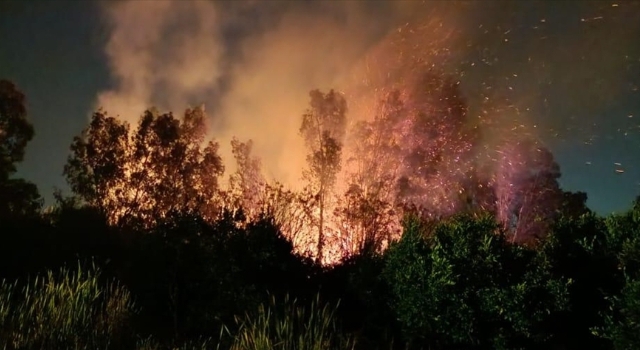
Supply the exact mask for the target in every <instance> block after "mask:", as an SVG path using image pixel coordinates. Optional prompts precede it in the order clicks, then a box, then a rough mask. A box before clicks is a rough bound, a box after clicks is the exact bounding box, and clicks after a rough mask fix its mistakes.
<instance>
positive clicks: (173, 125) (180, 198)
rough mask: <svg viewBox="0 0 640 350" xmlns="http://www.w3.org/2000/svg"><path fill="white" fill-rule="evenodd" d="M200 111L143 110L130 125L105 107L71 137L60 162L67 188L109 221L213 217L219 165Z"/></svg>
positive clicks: (220, 166)
mask: <svg viewBox="0 0 640 350" xmlns="http://www.w3.org/2000/svg"><path fill="white" fill-rule="evenodd" d="M205 134H206V129H205V116H204V112H203V111H202V110H201V109H188V110H187V111H186V112H185V113H184V115H183V117H182V118H175V117H174V116H173V114H171V113H165V114H162V115H158V113H157V112H156V111H153V110H148V111H146V112H145V113H144V114H143V115H142V117H141V118H140V121H139V123H138V127H137V129H136V130H135V132H133V133H130V132H129V125H128V123H126V122H123V121H119V120H117V119H115V118H113V117H109V116H107V114H106V113H105V112H104V111H98V112H96V113H94V115H93V118H92V121H91V124H90V125H89V127H88V128H87V129H86V130H84V131H83V133H82V135H81V136H78V137H76V138H75V139H74V141H73V144H72V145H71V151H72V154H71V155H70V157H69V159H68V161H67V164H66V166H65V169H64V174H65V176H66V177H67V181H68V182H69V184H70V185H71V188H72V190H73V191H74V192H75V193H76V194H77V195H78V196H79V197H80V198H82V199H83V200H85V201H86V202H88V203H89V204H91V205H93V206H96V207H97V208H99V209H100V210H101V211H103V212H104V213H105V214H107V215H108V217H109V219H110V221H111V222H112V223H120V224H125V223H129V224H132V223H137V224H141V225H143V226H149V225H153V224H155V223H156V221H157V220H159V219H161V218H164V217H166V216H167V215H169V214H170V213H171V212H175V211H181V212H194V213H199V214H202V215H203V216H205V217H208V218H213V217H214V216H215V215H216V213H217V212H218V208H217V204H216V200H217V198H216V196H217V194H218V178H219V177H220V176H221V175H222V173H223V171H224V167H223V165H222V160H221V158H220V157H219V156H218V153H217V152H218V145H217V143H214V142H213V141H209V142H207V143H206V144H205Z"/></svg>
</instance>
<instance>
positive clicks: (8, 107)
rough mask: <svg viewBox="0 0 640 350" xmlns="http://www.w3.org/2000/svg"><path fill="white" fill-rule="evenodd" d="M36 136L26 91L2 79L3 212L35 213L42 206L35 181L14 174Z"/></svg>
mask: <svg viewBox="0 0 640 350" xmlns="http://www.w3.org/2000/svg"><path fill="white" fill-rule="evenodd" d="M33 136H34V130H33V126H32V125H31V123H30V122H29V121H28V120H27V108H26V101H25V95H24V94H23V93H22V92H21V91H20V90H19V89H18V88H17V87H16V86H15V84H13V83H12V82H10V81H8V80H2V79H0V216H5V215H26V214H33V213H36V212H37V211H38V210H39V209H40V208H41V206H42V199H41V197H40V194H39V193H38V188H37V187H36V186H35V185H34V184H32V183H30V182H28V181H25V180H23V179H12V178H11V175H13V174H14V173H15V172H16V164H17V163H19V162H21V161H22V160H23V158H24V151H25V148H26V146H27V143H28V142H29V141H31V139H32V138H33Z"/></svg>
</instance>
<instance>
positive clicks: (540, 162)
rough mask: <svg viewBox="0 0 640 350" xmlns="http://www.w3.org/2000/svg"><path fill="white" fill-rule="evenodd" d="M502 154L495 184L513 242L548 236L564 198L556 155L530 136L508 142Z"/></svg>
mask: <svg viewBox="0 0 640 350" xmlns="http://www.w3.org/2000/svg"><path fill="white" fill-rule="evenodd" d="M500 154H501V157H500V158H499V159H498V162H499V166H498V169H497V171H496V176H495V178H494V183H493V186H494V188H495V193H496V198H497V205H496V210H497V216H498V219H499V220H500V222H501V223H502V224H503V225H504V228H505V229H506V230H508V231H509V232H511V233H512V240H513V241H528V240H530V239H532V238H537V237H542V236H544V235H546V234H547V231H548V230H549V225H550V223H551V222H552V220H553V218H554V217H555V216H556V215H557V213H558V211H559V209H560V207H561V204H562V200H563V192H562V190H561V189H560V185H559V184H558V178H560V167H559V166H558V164H557V163H556V162H555V160H554V159H553V154H551V152H550V151H549V150H548V149H546V148H545V147H543V146H541V145H539V144H537V143H536V142H534V141H532V140H530V139H524V140H519V141H517V142H515V143H514V144H508V145H506V146H505V149H504V150H502V151H501V152H500Z"/></svg>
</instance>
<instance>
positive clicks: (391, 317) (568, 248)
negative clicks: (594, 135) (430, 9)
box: [0, 78, 640, 350]
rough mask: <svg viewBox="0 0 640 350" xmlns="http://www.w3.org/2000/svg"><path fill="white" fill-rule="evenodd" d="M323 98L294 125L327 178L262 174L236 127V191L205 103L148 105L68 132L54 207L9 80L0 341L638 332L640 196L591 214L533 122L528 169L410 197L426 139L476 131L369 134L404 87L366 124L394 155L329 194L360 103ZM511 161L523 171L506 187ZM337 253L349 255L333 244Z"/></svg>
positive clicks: (200, 345) (351, 340) (531, 342)
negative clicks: (277, 178)
mask: <svg viewBox="0 0 640 350" xmlns="http://www.w3.org/2000/svg"><path fill="white" fill-rule="evenodd" d="M423 83H425V84H432V85H433V84H436V85H437V89H436V91H437V93H438V94H439V95H438V96H440V95H441V94H453V96H454V97H455V98H452V99H451V100H450V101H449V102H448V103H450V104H452V106H453V107H455V108H453V107H451V106H446V105H444V106H440V107H439V108H441V109H442V110H448V111H450V112H451V113H452V114H451V115H452V117H451V118H453V119H455V120H456V123H458V122H460V123H461V120H462V119H464V106H463V104H462V99H461V98H460V97H459V96H458V92H457V91H458V90H457V87H456V85H455V84H451V83H450V82H448V81H446V80H438V79H435V78H432V79H431V80H427V81H426V82H423ZM418 95H419V94H418V93H417V92H416V93H415V94H414V95H411V96H410V98H411V99H414V100H420V98H421V97H420V96H418ZM311 97H312V108H311V109H310V110H309V113H308V114H305V117H304V122H303V127H302V129H301V130H302V132H303V133H304V134H305V137H306V138H308V139H309V140H311V141H313V142H315V141H318V142H320V143H319V144H317V145H311V144H309V150H308V151H309V166H310V169H311V170H310V171H311V173H310V174H311V175H309V176H310V177H309V181H310V182H312V183H313V186H315V187H313V186H312V187H313V189H306V190H304V191H302V192H303V193H294V192H292V191H287V190H285V189H283V188H282V187H281V186H279V185H277V184H276V185H274V184H266V183H265V182H264V179H263V178H262V177H260V170H259V169H260V166H259V162H258V161H257V160H256V159H255V158H253V156H252V155H251V147H252V144H251V143H250V142H247V143H243V142H240V141H238V140H234V141H233V149H234V155H235V157H236V161H237V162H238V169H237V171H236V173H234V174H233V175H232V177H231V186H230V189H229V190H225V189H224V188H223V187H222V186H220V183H221V182H220V181H219V177H221V176H222V174H223V170H224V167H223V165H222V160H221V159H220V157H219V156H218V155H217V144H216V143H215V142H213V141H208V142H206V143H205V135H206V130H205V129H204V125H205V123H204V115H203V111H201V110H198V109H193V110H191V109H190V110H187V112H186V113H185V114H184V116H183V117H181V118H175V117H174V116H173V115H172V114H170V113H167V114H161V115H158V113H157V112H155V111H151V110H150V111H147V112H145V113H144V114H143V116H142V117H141V119H140V123H139V125H138V127H137V129H136V131H135V132H133V133H130V131H129V126H128V124H126V123H125V122H122V121H120V120H117V119H114V118H111V117H108V116H107V115H106V113H105V112H103V111H99V112H96V114H95V115H94V116H93V119H92V122H91V124H90V125H89V127H88V129H87V130H85V131H84V133H83V135H81V136H79V137H77V138H76V139H75V140H74V141H73V144H72V148H71V149H72V154H71V156H70V158H69V162H68V164H67V166H66V167H65V174H66V176H67V178H68V180H69V182H70V184H71V188H72V189H73V194H72V195H70V196H64V195H62V194H61V193H59V192H57V193H56V204H55V205H53V206H52V207H50V208H47V209H45V210H42V209H41V199H40V197H39V195H38V191H37V188H36V187H35V185H33V184H30V183H29V182H27V181H26V180H23V179H15V178H13V175H14V173H15V164H16V163H17V162H19V161H20V160H21V159H22V156H23V153H24V147H25V145H26V143H27V142H28V141H29V140H30V139H31V138H32V137H33V128H32V127H31V126H30V124H29V123H28V122H27V120H26V109H25V108H24V96H23V95H22V94H21V93H20V92H19V91H18V90H17V88H16V87H15V86H14V85H13V84H11V83H9V82H6V81H0V190H1V191H0V231H1V232H0V281H2V282H0V345H1V346H2V347H3V348H5V349H52V348H74V349H169V348H171V349H176V348H177V349H234V350H235V349H249V350H251V349H282V350H288V349H301V350H304V349H314V350H315V349H367V350H369V349H488V348H491V349H547V348H557V349H578V348H589V349H637V348H640V326H639V325H640V197H639V198H638V200H636V202H634V203H633V205H632V207H631V208H630V209H629V211H628V212H626V213H622V214H617V215H611V216H608V217H601V216H598V215H596V214H595V213H593V212H591V211H590V210H589V209H588V208H587V206H586V204H585V203H586V194H584V193H581V192H578V193H569V192H563V191H562V190H560V188H559V186H558V184H557V181H556V180H557V178H558V177H559V176H560V172H559V168H558V166H557V164H555V162H554V161H553V157H552V155H551V153H550V152H549V151H548V150H545V149H543V148H541V147H540V146H538V145H535V144H532V143H526V142H524V141H523V142H521V143H519V144H518V147H514V148H513V151H514V152H515V151H516V150H517V149H522V153H520V154H519V155H518V156H519V157H520V156H522V157H523V158H526V159H525V161H523V163H522V164H521V166H524V168H519V169H513V168H509V169H506V168H505V169H503V171H502V172H498V173H499V174H501V176H502V177H493V178H490V177H487V176H485V175H486V174H481V173H480V172H475V173H474V174H468V173H466V172H464V171H462V170H461V169H457V170H456V171H455V174H453V173H451V174H449V175H447V176H450V177H451V178H452V179H453V178H456V179H457V177H456V176H458V175H460V176H462V175H461V174H462V173H465V174H466V175H465V176H467V175H468V176H467V177H466V179H467V180H468V181H466V180H465V181H466V182H464V184H462V185H461V186H462V187H461V188H460V190H459V191H458V187H455V188H453V187H452V190H453V189H455V190H456V191H457V192H456V193H455V194H454V195H451V196H449V195H445V194H444V193H441V194H442V195H443V196H444V197H442V203H450V202H451V203H453V204H451V206H450V207H448V208H447V209H446V210H444V211H442V212H440V213H437V215H435V214H434V211H433V208H434V207H433V206H434V205H436V202H424V203H415V202H407V201H408V200H409V199H410V198H412V196H419V197H423V196H425V195H428V193H427V192H425V191H427V190H428V184H429V183H430V182H428V181H427V182H424V181H422V180H424V179H433V178H432V177H433V176H436V175H434V174H436V173H437V172H438V171H437V170H435V169H439V168H438V167H439V165H438V164H440V163H442V164H445V163H448V162H450V161H452V160H450V159H448V158H447V157H449V156H450V155H439V156H438V157H437V158H438V159H439V160H438V162H437V163H438V164H436V163H433V164H432V163H429V162H431V161H434V160H433V159H431V156H430V155H429V154H430V152H431V153H433V152H436V153H438V152H443V151H446V147H445V146H438V145H440V143H443V145H444V141H443V140H442V139H441V138H443V137H448V136H446V135H449V134H452V135H455V139H456V140H458V141H459V142H457V143H456V144H455V145H456V146H455V148H456V152H458V153H459V156H460V157H462V156H463V155H466V154H467V153H468V152H469V148H466V147H467V145H471V144H474V143H475V142H476V141H475V140H476V138H477V137H478V136H477V135H476V134H474V136H473V140H469V139H465V136H464V135H467V133H468V132H467V131H463V129H464V128H462V127H461V126H460V125H458V124H455V125H453V126H454V129H455V130H440V129H438V130H434V128H435V127H430V126H429V125H430V124H429V123H433V121H428V122H427V119H425V118H426V117H425V116H424V115H422V114H416V115H413V117H412V118H414V119H415V120H414V121H415V123H414V124H413V127H414V128H417V129H420V130H419V131H415V130H414V131H406V130H404V131H403V132H409V133H414V132H415V133H414V134H412V135H414V136H415V135H419V134H429V133H431V134H433V135H432V136H433V138H434V139H435V140H438V143H436V144H432V145H421V147H420V148H421V149H422V150H417V149H414V148H412V149H411V152H413V153H412V154H413V157H412V156H411V155H410V154H404V153H402V147H399V146H398V144H396V143H394V142H396V141H393V140H391V139H387V140H385V141H388V142H387V143H384V142H381V141H380V140H379V138H377V137H375V133H376V132H381V131H380V130H382V129H381V128H382V125H397V124H398V120H395V119H393V118H392V117H396V118H400V117H402V115H403V114H402V113H409V111H407V110H406V109H403V108H404V107H403V103H404V102H403V101H401V100H400V97H399V95H398V94H393V93H392V94H391V95H390V97H389V98H388V100H386V101H383V102H382V103H383V104H385V105H386V108H387V110H386V111H387V112H388V113H391V114H393V113H395V112H393V111H396V112H397V113H400V114H395V115H390V114H389V115H385V116H380V117H379V118H378V119H376V120H377V123H379V124H380V125H377V124H376V123H375V122H372V124H370V125H367V124H366V123H365V124H359V125H358V128H360V130H361V131H362V132H363V133H364V134H366V135H367V136H363V138H362V140H366V139H378V141H377V142H378V143H377V144H376V145H377V146H376V147H377V148H374V149H373V152H378V155H380V157H384V159H382V160H380V162H378V163H376V162H375V157H373V156H372V154H371V153H367V154H366V155H363V157H364V158H362V159H361V160H362V161H363V164H370V168H367V167H366V166H365V168H364V169H365V170H364V171H361V172H360V177H359V178H357V177H356V178H353V181H352V182H351V183H350V185H351V186H349V191H348V192H347V194H346V196H344V197H345V199H344V202H340V201H339V200H340V196H334V197H336V198H337V199H334V198H333V197H332V199H331V201H338V203H337V204H335V203H334V204H332V205H331V208H332V209H334V211H335V213H329V212H328V211H327V209H328V208H329V204H328V203H329V202H330V201H329V197H330V196H329V194H328V192H326V193H325V191H328V189H330V188H332V187H333V186H334V181H335V176H336V173H337V172H338V170H339V168H340V164H341V161H340V155H341V150H342V144H341V141H340V140H341V139H342V137H343V135H342V133H343V128H344V120H343V119H344V113H346V105H345V104H346V102H345V100H344V98H342V97H341V96H339V95H338V93H337V92H331V93H329V94H327V95H325V94H322V93H320V92H317V91H316V92H314V93H313V94H312V96H311ZM432 98H434V97H433V96H430V97H429V98H427V99H426V100H424V101H427V102H428V101H430V100H429V99H432ZM420 101H422V100H420ZM438 101H440V102H439V103H444V104H446V101H443V100H442V99H438ZM425 103H426V102H425ZM332 104H337V105H332ZM412 106H414V107H412V108H418V109H419V108H420V107H419V106H418V107H415V104H414V105H412ZM392 107H393V108H392ZM452 108H453V109H452ZM399 111H402V112H399ZM314 113H316V114H317V115H316V114H314ZM312 116H316V117H317V118H320V117H322V118H324V117H327V118H328V117H335V118H336V122H335V123H336V125H337V126H336V129H335V130H333V129H331V130H329V126H326V125H325V126H326V128H325V129H326V130H325V129H317V127H318V124H317V123H316V125H315V126H313V125H312V123H311V122H312V121H313V120H312V118H311V117H312ZM454 117H455V118H454ZM420 121H422V123H420ZM316 122H317V121H316ZM310 123H311V124H310ZM436 124H437V123H436ZM376 125H377V126H376ZM438 125H439V124H438ZM418 126H420V128H418ZM314 128H316V129H317V130H316V129H314ZM376 128H378V129H376ZM438 128H439V127H438ZM445 129H446V128H445ZM328 130H329V131H328ZM376 130H377V131H376ZM407 130H408V129H407ZM438 133H440V134H438ZM320 135H321V136H320ZM401 136H402V138H406V137H408V136H407V135H401ZM463 139H464V140H466V141H464V140H463ZM311 141H310V142H311ZM391 141H393V142H391ZM463 141H464V142H463ZM467 141H468V142H467ZM471 141H473V142H471ZM452 147H453V146H452ZM469 147H471V146H469ZM426 149H432V150H431V151H425V150H426ZM360 151H361V152H366V151H367V150H366V149H362V150H360ZM369 151H371V150H369ZM411 152H410V153H411ZM458 153H455V154H458ZM393 154H396V155H398V156H399V157H400V156H401V157H406V158H407V159H409V158H411V159H413V160H411V161H409V160H407V164H413V163H411V162H414V163H415V162H418V163H420V162H422V163H424V162H427V163H428V165H429V166H430V167H431V168H424V169H414V171H413V172H409V171H408V170H403V171H404V173H405V174H404V175H402V176H401V177H399V178H392V177H389V176H387V175H388V174H383V173H382V170H381V169H382V168H380V165H384V164H387V163H388V162H389V161H390V159H391V158H390V157H392V155H393ZM438 154H439V153H438ZM462 158H464V157H462ZM462 158H460V159H462ZM516 158H517V157H516ZM420 159H422V160H420ZM425 159H426V160H425ZM457 159H458V158H457ZM464 161H465V162H466V161H470V160H468V159H466V158H465V160H464ZM422 163H421V164H422ZM413 165H415V164H413ZM503 165H504V164H503ZM501 166H502V165H501ZM367 169H368V170H370V171H367ZM418 170H420V171H418ZM420 172H421V173H420ZM365 175H366V176H365ZM403 179H404V180H403ZM409 180H410V181H409ZM314 181H315V182H314ZM407 181H408V182H407ZM429 181H431V180H429ZM461 181H462V180H461ZM501 181H510V182H512V183H515V184H517V186H516V187H517V190H516V191H515V192H510V193H506V192H500V190H496V191H493V190H494V187H492V186H496V188H497V187H500V186H502V185H501V184H500V183H501ZM461 183H462V182H461ZM402 184H405V185H407V186H405V187H402V186H401V188H400V187H398V186H400V185H402ZM416 186H417V187H416ZM487 188H489V189H490V190H491V191H489V190H487ZM394 189H395V190H397V191H396V192H394ZM445 189H446V188H445ZM387 190H389V191H387ZM400 190H402V191H405V192H406V191H409V192H411V191H413V192H412V193H408V194H407V195H406V196H405V195H402V194H401V192H402V191H400ZM439 190H442V189H439ZM492 191H493V192H492ZM425 203H427V204H428V206H424V205H421V204H425ZM447 205H448V204H447ZM333 215H335V216H333ZM329 217H331V218H332V220H335V221H333V222H332V223H333V225H331V226H330V225H328V224H327V222H326V221H327V218H329ZM339 220H343V221H339ZM336 222H338V223H339V224H336ZM325 225H326V226H325ZM398 229H399V231H400V232H399V233H398V232H396V230H398ZM305 234H306V235H309V236H313V237H316V238H315V240H314V239H311V240H308V241H306V240H305V239H301V238H300V236H299V235H305ZM348 234H351V235H352V236H353V237H352V238H351V240H350V241H348V244H350V246H349V247H348V248H345V249H343V250H340V249H341V248H340V249H337V250H334V251H333V252H332V251H331V250H330V249H328V247H331V246H332V245H333V246H334V247H335V246H339V247H343V246H345V245H347V243H344V242H347V241H346V240H345V237H347V235H348ZM318 236H319V237H318ZM330 237H334V238H335V237H338V238H336V239H335V240H334V241H332V240H331V239H330ZM525 237H526V239H525ZM307 238H308V237H307ZM336 242H338V243H336ZM341 244H343V245H341ZM305 249H307V250H305ZM309 250H311V251H309ZM336 252H337V254H340V255H339V257H338V259H336V260H335V262H334V263H331V264H320V263H319V262H321V261H322V256H326V255H327V254H329V253H331V254H336Z"/></svg>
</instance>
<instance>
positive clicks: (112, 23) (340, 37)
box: [96, 1, 421, 185]
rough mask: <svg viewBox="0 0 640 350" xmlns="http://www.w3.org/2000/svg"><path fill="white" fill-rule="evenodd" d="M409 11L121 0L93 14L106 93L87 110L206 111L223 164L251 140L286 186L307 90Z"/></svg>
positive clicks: (131, 114)
mask: <svg viewBox="0 0 640 350" xmlns="http://www.w3.org/2000/svg"><path fill="white" fill-rule="evenodd" d="M420 5H421V4H420V3H416V2H397V3H385V2H374V3H364V2H326V3H320V2H303V3H296V2H289V1H286V2H284V1H283V2H275V1H268V2H244V3H239V2H212V1H153V2H147V1H122V2H107V3H104V4H103V6H102V7H101V11H102V14H103V17H104V19H105V21H106V24H107V26H108V28H109V31H110V34H109V37H108V41H107V43H106V46H105V53H106V56H107V60H108V63H109V69H110V72H111V76H112V79H113V85H112V88H111V89H109V90H108V91H103V92H100V93H99V94H98V96H97V102H96V108H99V107H102V108H104V109H105V110H106V111H107V112H109V113H110V114H111V115H118V116H119V117H120V118H122V119H125V120H128V121H130V122H134V123H135V121H136V120H137V118H138V116H139V115H140V114H141V113H142V112H143V111H144V110H145V109H146V108H149V107H151V106H155V107H157V108H158V109H160V110H161V111H165V110H170V111H173V112H174V113H181V111H183V110H184V109H185V108H186V107H188V106H194V105H200V104H202V103H204V104H205V106H206V111H207V114H208V115H209V116H210V117H211V119H212V120H211V130H210V132H211V136H213V137H214V138H215V139H216V140H218V141H219V142H220V143H221V146H222V153H223V154H222V155H223V157H224V158H225V159H227V160H229V159H230V157H231V152H230V147H228V145H229V142H230V141H231V139H232V137H234V136H236V137H238V138H239V139H241V140H246V139H252V140H253V141H254V143H255V150H256V152H257V155H258V156H260V157H261V159H262V161H263V165H264V167H265V169H264V170H265V171H266V175H267V176H268V177H270V178H275V179H278V180H279V181H282V182H283V183H286V184H290V185H295V184H296V183H297V181H299V177H300V169H301V168H302V167H303V164H304V147H303V143H302V140H301V138H300V136H299V133H298V129H299V126H300V121H301V115H302V113H303V112H304V110H305V108H306V106H307V104H308V100H309V97H308V93H309V91H310V90H311V89H314V88H320V89H330V88H339V85H340V83H341V82H344V81H345V79H346V77H348V76H349V74H350V71H352V70H353V66H355V65H357V63H358V62H359V61H361V59H362V57H363V56H364V55H365V54H366V52H367V50H368V49H369V48H370V47H371V46H373V45H375V44H376V43H377V42H378V41H379V40H380V39H381V38H382V37H384V35H386V33H387V32H388V31H390V30H391V28H393V27H395V26H397V24H398V23H400V22H401V21H403V20H406V19H407V18H409V17H411V16H412V15H413V13H414V12H415V9H416V8H418V7H419V6H420Z"/></svg>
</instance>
